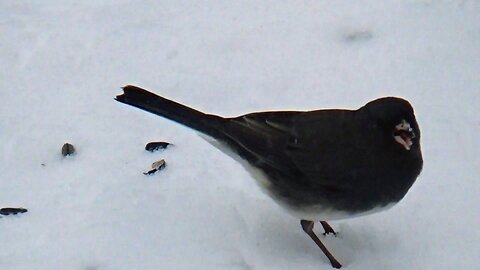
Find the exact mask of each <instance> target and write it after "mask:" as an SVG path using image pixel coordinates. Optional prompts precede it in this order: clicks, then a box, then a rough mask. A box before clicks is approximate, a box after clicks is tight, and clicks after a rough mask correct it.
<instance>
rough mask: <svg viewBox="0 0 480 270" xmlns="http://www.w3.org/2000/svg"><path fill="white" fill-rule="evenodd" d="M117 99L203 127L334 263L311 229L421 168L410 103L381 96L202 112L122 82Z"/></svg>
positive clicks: (374, 205) (393, 198)
mask: <svg viewBox="0 0 480 270" xmlns="http://www.w3.org/2000/svg"><path fill="white" fill-rule="evenodd" d="M122 89H123V93H122V94H120V95H118V96H116V98H115V99H116V100H117V101H119V102H121V103H125V104H128V105H131V106H134V107H137V108H140V109H142V110H145V111H148V112H151V113H154V114H157V115H159V116H162V117H164V118H166V119H169V120H172V121H174V122H177V123H179V124H182V125H184V126H186V127H189V128H191V129H193V130H196V131H197V132H200V133H201V134H202V135H203V136H205V137H206V138H207V140H208V141H209V142H211V143H212V144H213V145H214V146H215V147H217V148H218V149H220V150H221V151H222V152H224V153H225V154H227V155H229V156H230V157H232V158H234V159H235V160H236V161H238V162H239V163H240V164H241V165H242V166H243V167H244V168H245V169H246V171H248V172H249V174H250V175H251V176H252V178H254V179H255V180H256V182H257V183H258V185H259V186H260V188H261V189H262V190H263V191H265V193H266V194H267V195H269V196H270V197H271V198H272V199H273V201H275V202H276V203H277V204H279V205H280V206H281V207H282V208H283V209H285V210H286V211H287V212H288V213H290V214H291V215H293V216H294V217H296V218H299V219H300V225H301V227H302V229H303V231H304V232H305V233H306V234H307V235H308V236H309V237H310V238H311V239H312V240H313V241H314V242H315V244H316V245H317V246H318V247H319V248H320V249H321V250H322V252H323V253H324V254H325V256H326V257H327V258H328V260H329V261H330V263H331V265H332V267H334V268H341V267H342V265H341V263H340V262H339V261H338V260H337V259H336V258H335V257H334V256H333V254H332V253H330V252H329V250H328V249H327V248H326V247H325V245H324V244H323V243H322V241H321V240H320V239H319V238H318V236H317V235H316V234H315V232H314V231H313V228H314V223H315V222H318V221H320V224H321V225H322V227H323V229H324V231H325V233H324V234H329V233H333V234H335V235H336V232H335V231H334V230H333V228H332V227H331V226H330V225H329V224H328V222H327V221H332V220H339V219H345V218H351V217H355V216H361V215H366V214H371V213H375V212H379V211H382V210H386V209H389V208H391V207H392V206H393V205H395V204H396V203H398V202H399V201H400V200H402V198H404V196H405V195H406V193H407V192H408V190H409V189H410V188H411V186H412V185H413V183H414V182H415V181H416V179H417V177H418V176H419V175H420V173H421V171H422V168H423V158H422V152H421V147H420V128H419V125H418V123H417V121H416V117H415V113H414V110H413V107H412V106H411V104H410V103H409V102H408V101H407V100H405V99H403V98H400V97H391V96H389V97H381V98H378V99H375V100H372V101H370V102H367V103H366V104H365V105H363V106H361V107H360V108H358V109H319V110H311V111H264V112H253V113H248V114H245V115H241V116H237V117H222V116H218V115H213V114H207V113H203V112H200V111H198V110H195V109H193V108H190V107H188V106H186V105H183V104H181V103H178V102H175V101H173V100H169V99H167V98H164V97H161V96H159V95H157V94H155V93H153V92H150V91H148V90H145V89H143V88H140V87H137V86H133V85H127V86H124V87H123V88H122Z"/></svg>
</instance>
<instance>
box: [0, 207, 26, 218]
mask: <svg viewBox="0 0 480 270" xmlns="http://www.w3.org/2000/svg"><path fill="white" fill-rule="evenodd" d="M25 212H28V210H27V209H25V208H11V207H7V208H1V209H0V215H4V216H8V215H16V214H18V213H25Z"/></svg>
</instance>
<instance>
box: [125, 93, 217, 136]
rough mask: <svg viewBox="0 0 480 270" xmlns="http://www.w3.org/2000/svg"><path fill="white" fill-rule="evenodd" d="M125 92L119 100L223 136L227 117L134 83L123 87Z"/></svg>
mask: <svg viewBox="0 0 480 270" xmlns="http://www.w3.org/2000/svg"><path fill="white" fill-rule="evenodd" d="M123 92H124V93H123V94H122V95H118V96H117V97H116V98H115V99H116V100H117V101H119V102H122V103H125V104H128V105H131V106H134V107H137V108H140V109H142V110H145V111H148V112H151V113H154V114H157V115H160V116H163V117H165V118H168V119H170V120H172V121H175V122H177V123H180V124H183V125H185V126H187V127H190V128H192V129H195V130H197V131H200V132H202V133H204V134H206V135H209V136H212V137H214V138H217V139H221V138H222V137H223V135H222V133H221V132H220V131H219V130H220V128H221V127H222V125H223V123H224V122H225V118H222V117H220V116H216V115H211V114H205V113H202V112H200V111H197V110H194V109H192V108H189V107H187V106H185V105H182V104H180V103H177V102H175V101H172V100H169V99H166V98H163V97H160V96H158V95H156V94H154V93H152V92H149V91H147V90H145V89H142V88H140V87H136V86H133V85H127V86H125V87H123Z"/></svg>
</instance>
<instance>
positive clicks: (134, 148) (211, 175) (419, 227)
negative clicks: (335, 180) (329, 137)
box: [0, 0, 480, 270]
mask: <svg viewBox="0 0 480 270" xmlns="http://www.w3.org/2000/svg"><path fill="white" fill-rule="evenodd" d="M0 33H1V35H0V60H1V65H0V142H1V144H0V153H1V155H0V207H8V206H12V207H25V208H27V209H28V210H29V212H28V213H26V214H22V215H17V216H3V217H1V218H0V237H1V238H0V239H1V248H0V269H2V270H3V269H80V270H103V269H303V270H307V269H331V266H330V264H329V263H328V260H327V259H326V258H325V256H324V255H323V254H322V253H321V252H320V250H319V249H318V248H317V247H316V246H315V244H314V243H313V242H312V241H311V240H310V239H309V238H308V237H307V236H306V235H305V234H304V233H303V231H302V229H301V227H300V224H299V221H298V220H297V219H295V218H294V217H292V216H290V215H289V214H288V213H286V212H285V211H284V210H282V209H281V208H280V207H278V206H277V205H276V204H275V203H274V202H273V201H272V200H271V199H270V198H268V197H267V196H266V195H265V194H263V193H262V192H261V191H260V189H259V188H258V187H257V185H256V184H255V182H254V181H253V179H251V177H250V176H249V175H248V173H247V172H246V171H245V170H244V169H243V168H242V166H241V165H240V164H238V163H237V162H235V161H234V160H233V159H231V158H230V157H228V156H226V155H224V154H223V153H222V152H220V151H219V150H218V149H216V148H214V147H212V146H211V145H210V144H209V143H207V142H205V141H204V140H203V139H201V138H200V137H199V136H198V135H197V133H196V132H194V131H192V130H189V129H187V128H185V127H183V126H180V125H178V124H175V123H173V122H170V121H167V120H165V119H162V118H160V117H158V116H155V115H152V114H149V113H146V112H143V111H141V110H138V109H136V108H133V107H129V106H126V105H124V104H120V103H118V102H115V101H114V99H113V97H114V96H115V95H117V94H120V93H121V89H120V87H121V86H123V85H125V84H136V85H139V86H142V87H146V88H148V89H152V90H154V91H155V92H157V93H159V94H161V95H163V96H165V97H168V98H171V99H174V100H177V101H179V102H182V103H184V104H188V105H190V106H192V107H194V108H197V109H200V110H203V111H205V112H208V113H215V114H220V115H223V116H236V115H241V114H244V113H248V112H252V111H264V110H310V109H320V108H358V107H360V106H362V105H363V104H365V103H366V102H368V101H369V100H371V99H374V98H377V97H380V96H390V95H393V96H400V97H404V98H406V99H408V100H409V101H410V102H411V103H412V104H413V106H414V108H415V110H416V115H417V119H418V121H419V124H420V126H421V129H422V148H423V154H424V159H425V165H424V170H423V172H422V174H421V176H420V177H419V178H418V180H417V182H416V183H415V184H414V186H413V187H412V189H411V190H410V192H409V193H408V194H407V196H406V197H405V199H404V200H403V201H402V202H401V203H399V204H398V205H396V206H395V207H393V208H392V209H390V210H388V211H385V212H381V213H378V214H374V215H370V216H364V217H359V218H354V219H347V220H341V221H336V222H332V223H331V225H332V226H333V227H334V228H335V229H336V230H338V231H339V236H338V237H333V236H327V237H321V238H322V239H323V241H324V242H325V244H326V245H327V246H328V248H329V249H330V250H331V251H332V252H333V254H335V256H336V257H337V258H338V259H339V260H340V261H341V262H342V263H343V264H344V269H352V270H353V269H361V270H364V269H399V270H400V269H401V270H404V269H479V266H478V265H479V262H480V260H479V254H480V182H479V168H480V140H479V139H478V136H479V134H480V119H479V113H480V105H479V104H480V90H479V87H480V80H479V78H480V77H479V75H480V2H479V1H475V0H464V1H447V0H438V1H431V0H407V1H377V0H368V1H363V0H360V1H345V0H340V1H269V0H267V1H253V0H247V1H214V0H211V1H135V0H120V1H96V0H95V1H94V0H86V1H71V0H66V1H60V0H45V1H32V0H26V1H23V0H17V1H6V0H5V1H0ZM156 140H164V141H167V142H171V143H174V144H175V146H173V147H171V148H168V149H167V150H165V151H161V152H156V153H148V152H146V151H145V150H144V149H143V147H144V145H145V144H146V143H147V142H149V141H156ZM65 142H70V143H72V144H73V145H74V146H75V147H76V148H77V154H76V155H75V156H72V157H68V158H63V157H62V156H61V154H60V149H61V147H62V145H63V144H64V143H65ZM160 159H165V160H166V162H167V167H166V169H165V170H163V171H161V172H158V173H157V174H155V175H153V176H144V175H143V174H142V172H143V171H144V170H146V169H148V168H149V166H150V164H151V163H152V162H154V161H157V160H160ZM42 164H44V165H42ZM316 231H317V232H319V233H320V232H321V231H322V230H321V226H319V225H317V227H316Z"/></svg>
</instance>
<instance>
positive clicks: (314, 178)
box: [224, 110, 358, 189]
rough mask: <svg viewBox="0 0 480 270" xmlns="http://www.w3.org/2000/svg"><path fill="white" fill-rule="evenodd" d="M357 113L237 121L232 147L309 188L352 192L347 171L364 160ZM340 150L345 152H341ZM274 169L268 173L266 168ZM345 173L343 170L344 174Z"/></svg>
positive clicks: (253, 117)
mask: <svg viewBox="0 0 480 270" xmlns="http://www.w3.org/2000/svg"><path fill="white" fill-rule="evenodd" d="M350 112H351V111H345V110H322V111H314V112H265V113H253V114H247V115H244V116H241V117H238V118H232V119H231V121H230V122H229V124H228V127H227V128H226V129H225V132H224V133H225V134H226V135H227V137H229V138H230V139H231V144H233V145H234V148H235V147H236V148H237V151H238V152H243V156H247V158H248V157H250V161H251V162H252V160H253V161H254V162H256V163H257V164H256V165H257V166H259V167H263V168H264V170H270V171H274V173H276V174H277V175H278V176H280V177H283V178H288V179H293V180H294V181H296V182H297V185H298V184H301V183H303V185H304V186H305V188H323V187H326V188H330V189H343V188H348V187H347V186H346V184H345V182H343V181H341V180H342V179H346V178H345V177H346V174H349V173H351V172H349V171H345V170H341V168H352V169H353V170H354V169H355V167H356V166H358V164H357V165H355V162H356V160H357V159H358V155H357V156H356V155H355V153H356V152H358V149H357V148H358V147H357V146H356V141H355V138H357V137H358V136H355V134H353V133H354V132H355V130H354V128H353V130H352V127H351V126H349V125H350V124H349V123H350V122H351V121H350V120H351V119H350V118H351V113H350ZM339 150H340V151H339ZM266 167H268V168H266ZM339 168H340V169H339Z"/></svg>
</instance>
